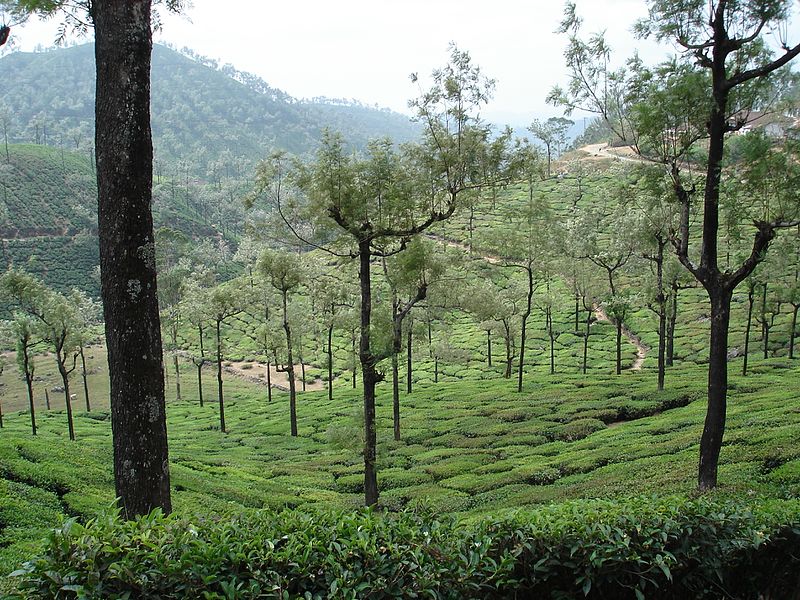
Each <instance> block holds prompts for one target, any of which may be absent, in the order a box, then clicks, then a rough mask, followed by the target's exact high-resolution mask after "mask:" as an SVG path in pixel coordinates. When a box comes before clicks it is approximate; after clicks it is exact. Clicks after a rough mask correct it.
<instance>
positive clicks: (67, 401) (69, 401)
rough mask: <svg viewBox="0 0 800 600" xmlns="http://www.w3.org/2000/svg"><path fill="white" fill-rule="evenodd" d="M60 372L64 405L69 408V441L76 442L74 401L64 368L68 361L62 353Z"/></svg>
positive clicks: (67, 373)
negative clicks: (73, 416) (73, 417)
mask: <svg viewBox="0 0 800 600" xmlns="http://www.w3.org/2000/svg"><path fill="white" fill-rule="evenodd" d="M57 354H58V356H57V358H58V372H59V373H60V374H61V382H62V385H63V386H64V404H65V406H66V408H67V430H68V431H69V439H70V440H72V441H74V440H75V424H74V422H73V420H72V399H71V398H70V395H69V371H67V369H66V367H65V366H64V361H66V357H63V358H62V356H61V352H60V351H59V352H58V353H57Z"/></svg>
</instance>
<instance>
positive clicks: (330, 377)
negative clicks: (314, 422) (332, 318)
mask: <svg viewBox="0 0 800 600" xmlns="http://www.w3.org/2000/svg"><path fill="white" fill-rule="evenodd" d="M328 401H329V402H333V324H331V325H329V326H328Z"/></svg>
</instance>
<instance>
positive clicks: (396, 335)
mask: <svg viewBox="0 0 800 600" xmlns="http://www.w3.org/2000/svg"><path fill="white" fill-rule="evenodd" d="M383 269H384V272H386V260H385V259H384V262H383ZM386 273H387V279H388V272H386ZM399 304H400V301H399V300H398V298H397V292H396V290H395V288H394V287H393V286H392V424H393V425H394V439H395V440H397V441H399V440H400V365H399V362H400V359H399V356H400V351H401V350H402V349H403V322H402V321H401V320H400V315H399V310H398V309H399Z"/></svg>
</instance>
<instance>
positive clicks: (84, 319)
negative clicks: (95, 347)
mask: <svg viewBox="0 0 800 600" xmlns="http://www.w3.org/2000/svg"><path fill="white" fill-rule="evenodd" d="M68 300H69V301H70V302H71V303H72V305H73V306H74V307H75V311H76V315H77V317H78V321H77V327H76V330H75V341H76V344H77V348H78V356H80V358H81V377H82V379H83V397H84V399H85V400H86V412H91V410H92V406H91V404H90V402H89V382H88V371H87V370H86V345H87V344H89V343H91V342H92V341H93V340H94V335H93V334H92V327H93V326H94V325H96V324H97V323H98V319H99V317H100V310H101V307H100V305H99V304H98V303H97V302H95V301H94V300H93V299H92V298H90V297H89V296H88V295H87V294H86V292H83V291H81V290H77V289H75V290H72V293H71V294H70V295H69V297H68Z"/></svg>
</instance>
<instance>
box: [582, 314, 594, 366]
mask: <svg viewBox="0 0 800 600" xmlns="http://www.w3.org/2000/svg"><path fill="white" fill-rule="evenodd" d="M591 327H592V311H591V310H587V311H586V332H585V334H584V336H583V374H584V375H586V363H587V359H588V356H589V334H590V331H591Z"/></svg>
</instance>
